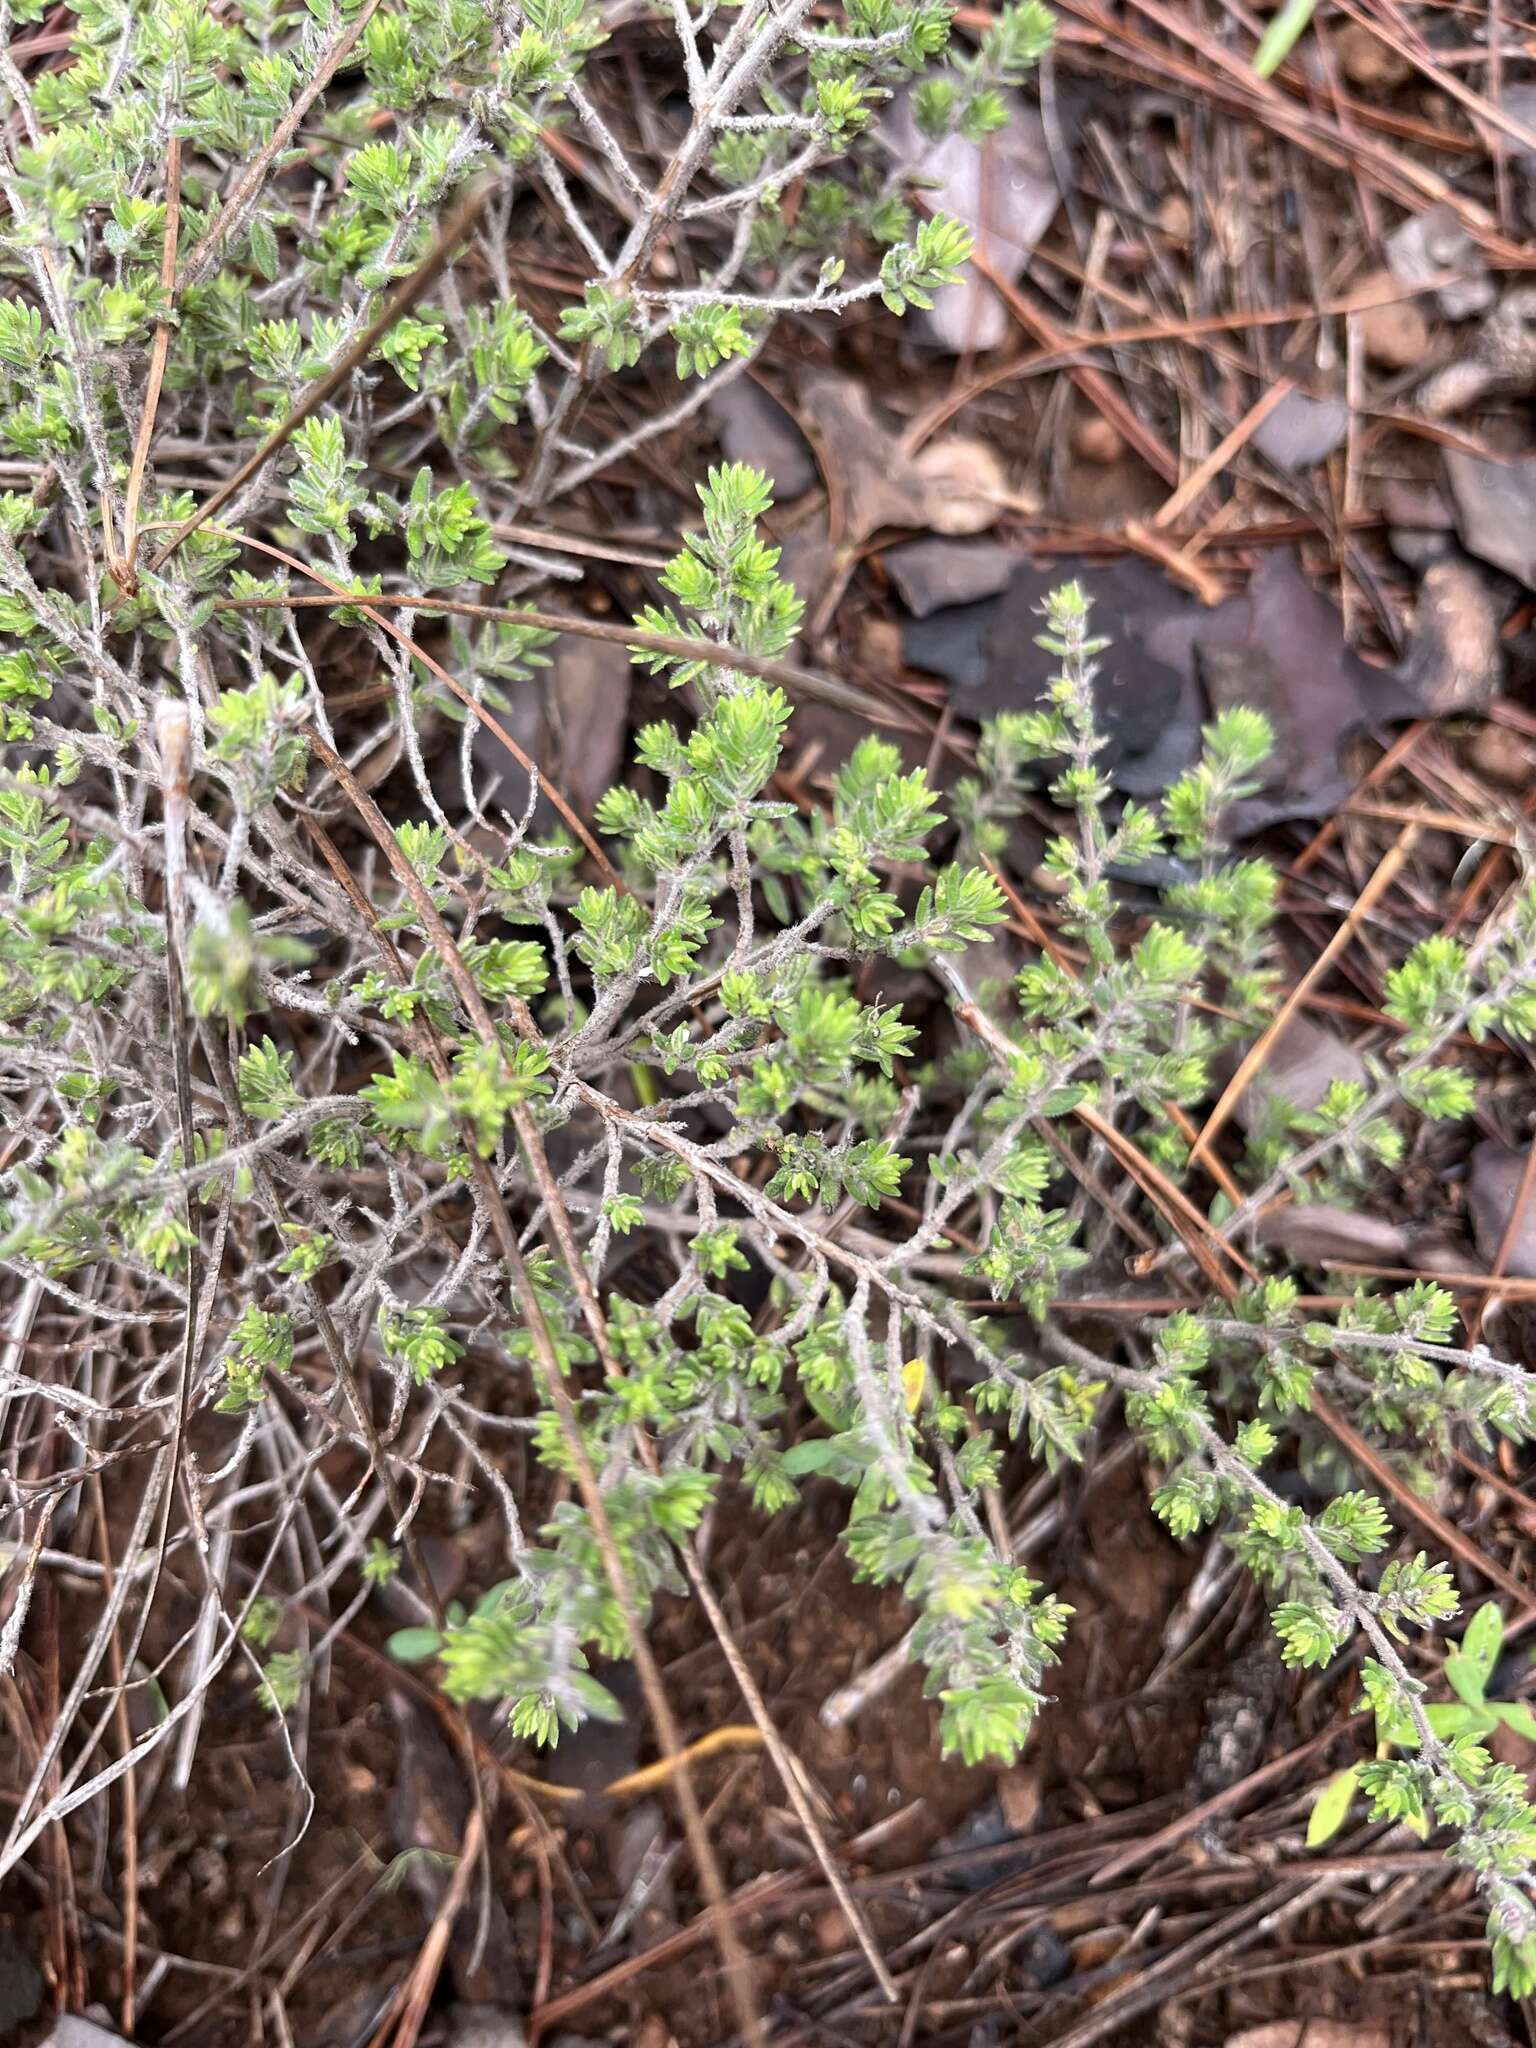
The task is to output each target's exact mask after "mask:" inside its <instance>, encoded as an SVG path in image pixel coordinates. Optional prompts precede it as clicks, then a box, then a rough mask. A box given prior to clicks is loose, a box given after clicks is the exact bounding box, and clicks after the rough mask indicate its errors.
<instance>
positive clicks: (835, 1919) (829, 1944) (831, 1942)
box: [811, 1905, 853, 1956]
mask: <svg viewBox="0 0 1536 2048" xmlns="http://www.w3.org/2000/svg"><path fill="white" fill-rule="evenodd" d="M811 1935H812V1938H813V1940H814V1941H815V1943H816V1952H817V1954H818V1955H823V1956H835V1955H839V1954H841V1952H842V1951H843V1950H844V1949H845V1948H847V1946H848V1944H849V1943H850V1942H851V1941H852V1940H853V1930H852V1928H850V1927H849V1925H848V1916H847V1914H846V1913H845V1912H844V1911H843V1909H842V1907H841V1906H838V1905H831V1906H823V1907H822V1909H821V1911H820V1912H819V1913H818V1914H816V1915H815V1917H814V1918H813V1920H812V1921H811Z"/></svg>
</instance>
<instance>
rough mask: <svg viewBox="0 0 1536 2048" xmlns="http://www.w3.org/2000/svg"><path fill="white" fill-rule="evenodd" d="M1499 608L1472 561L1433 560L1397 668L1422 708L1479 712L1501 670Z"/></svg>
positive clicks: (1491, 696) (1494, 690) (1491, 695)
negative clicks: (1407, 645)
mask: <svg viewBox="0 0 1536 2048" xmlns="http://www.w3.org/2000/svg"><path fill="white" fill-rule="evenodd" d="M1503 610H1504V608H1503V606H1502V605H1501V604H1500V603H1499V602H1498V600H1497V599H1496V598H1495V596H1494V594H1493V592H1492V590H1490V589H1489V587H1488V580H1487V578H1486V577H1485V576H1484V575H1483V573H1482V571H1481V570H1480V569H1479V568H1478V567H1477V566H1476V564H1475V563H1473V562H1464V561H1446V562H1432V563H1431V564H1430V566H1429V567H1428V568H1427V569H1426V570H1425V572H1424V580H1423V582H1422V583H1421V584H1420V585H1419V602H1418V609H1417V612H1416V614H1415V617H1414V626H1413V644H1412V646H1411V648H1410V649H1409V652H1408V656H1407V658H1406V659H1405V661H1404V662H1403V665H1402V669H1401V671H1400V673H1401V676H1402V679H1403V681H1404V683H1406V684H1407V686H1408V687H1409V689H1411V690H1413V691H1414V692H1415V694H1416V695H1417V696H1418V698H1419V701H1420V702H1421V703H1422V704H1423V706H1424V708H1425V710H1426V711H1430V712H1433V713H1434V714H1435V716H1436V717H1443V716H1444V715H1445V714H1446V713H1448V712H1452V711H1480V710H1482V709H1483V708H1484V707H1485V706H1486V705H1488V704H1490V703H1491V702H1492V701H1493V699H1494V697H1495V696H1496V695H1497V694H1498V688H1499V681H1500V678H1501V677H1502V675H1503V672H1504V650H1503V646H1502V643H1501V642H1500V639H1499V626H1500V623H1501V620H1502V617H1503Z"/></svg>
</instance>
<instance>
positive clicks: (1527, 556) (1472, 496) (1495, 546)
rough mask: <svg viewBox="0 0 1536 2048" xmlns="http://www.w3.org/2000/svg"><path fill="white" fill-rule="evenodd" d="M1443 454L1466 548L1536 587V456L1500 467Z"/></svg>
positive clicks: (1457, 453)
mask: <svg viewBox="0 0 1536 2048" xmlns="http://www.w3.org/2000/svg"><path fill="white" fill-rule="evenodd" d="M1443 454H1444V457H1445V474H1446V478H1447V480H1448V482H1449V483H1450V486H1451V495H1452V497H1453V498H1454V499H1455V501H1456V525H1457V529H1458V531H1459V532H1460V534H1461V542H1462V546H1463V547H1464V548H1466V550H1467V551H1468V553H1469V554H1473V555H1477V556H1478V557H1479V558H1480V559H1481V560H1483V561H1485V562H1491V563H1492V564H1493V566H1494V568H1496V569H1503V570H1504V571H1505V572H1506V573H1507V574H1508V575H1510V576H1513V577H1514V578H1515V580H1516V581H1517V582H1519V583H1524V584H1525V585H1526V586H1527V587H1528V588H1536V457H1531V456H1527V457H1524V458H1522V459H1521V460H1519V461H1515V462H1496V461H1488V460H1486V459H1485V458H1484V457H1483V456H1481V455H1468V454H1466V453H1465V452H1464V451H1463V450H1462V449H1460V448H1447V449H1445V450H1443Z"/></svg>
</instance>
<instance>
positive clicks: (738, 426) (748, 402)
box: [709, 373, 817, 504]
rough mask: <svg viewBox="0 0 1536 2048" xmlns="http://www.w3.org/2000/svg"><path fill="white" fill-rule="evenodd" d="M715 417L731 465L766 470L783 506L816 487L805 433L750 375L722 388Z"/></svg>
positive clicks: (712, 405) (714, 401)
mask: <svg viewBox="0 0 1536 2048" xmlns="http://www.w3.org/2000/svg"><path fill="white" fill-rule="evenodd" d="M709 415H710V418H711V419H712V420H713V421H714V423H715V431H716V432H717V433H718V434H719V436H720V446H721V448H722V450H723V451H724V453H725V456H726V459H727V461H730V462H745V463H748V464H750V465H751V467H752V468H753V469H760V470H763V471H764V472H765V473H766V475H767V477H768V479H769V481H770V482H771V483H772V485H773V495H774V497H775V498H776V499H777V500H778V501H779V503H780V504H783V503H784V502H785V501H786V500H787V499H789V498H798V497H800V496H802V495H803V494H804V493H805V492H806V491H808V490H809V489H810V488H811V486H812V484H814V483H815V482H816V475H817V472H816V464H815V461H814V459H813V457H812V455H811V451H810V448H809V447H808V446H807V444H806V439H805V436H804V434H802V433H801V431H800V429H799V428H798V427H797V426H796V425H795V423H794V421H793V420H792V419H791V418H790V416H789V414H788V413H787V412H786V411H785V410H784V408H783V406H782V405H780V404H779V403H778V401H777V400H776V399H774V398H770V397H769V395H768V393H767V392H766V391H765V390H764V389H763V387H762V386H761V385H760V384H756V383H754V382H753V380H752V377H751V375H750V373H744V374H743V375H741V376H740V377H733V378H732V379H731V381H730V383H729V384H722V385H721V387H720V389H719V390H718V391H717V392H716V393H715V395H714V397H713V398H712V399H711V400H710V402H709Z"/></svg>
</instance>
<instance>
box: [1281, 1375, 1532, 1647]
mask: <svg viewBox="0 0 1536 2048" xmlns="http://www.w3.org/2000/svg"><path fill="white" fill-rule="evenodd" d="M1310 1406H1311V1410H1312V1413H1313V1414H1314V1415H1315V1416H1316V1417H1317V1419H1318V1421H1319V1422H1321V1423H1322V1424H1323V1426H1324V1428H1325V1429H1327V1430H1329V1431H1330V1432H1331V1433H1332V1435H1333V1436H1334V1437H1336V1438H1337V1440H1338V1442H1339V1445H1340V1446H1341V1448H1342V1449H1344V1450H1346V1451H1348V1453H1349V1455H1350V1456H1351V1457H1352V1458H1353V1459H1354V1461H1355V1463H1356V1464H1357V1465H1361V1466H1363V1467H1364V1469H1365V1470H1366V1471H1367V1472H1368V1473H1369V1474H1370V1475H1371V1478H1372V1479H1373V1480H1375V1482H1376V1484H1377V1485H1378V1486H1381V1487H1384V1488H1385V1489H1386V1491H1387V1492H1388V1493H1390V1494H1391V1496H1392V1498H1393V1499H1394V1500H1395V1501H1396V1502H1397V1504H1398V1506H1399V1507H1400V1508H1401V1509H1402V1510H1403V1512H1404V1514H1406V1515H1408V1516H1409V1517H1411V1519H1412V1520H1413V1521H1415V1522H1417V1523H1418V1524H1419V1526H1420V1527H1421V1528H1424V1529H1427V1530H1428V1531H1429V1533H1430V1535H1431V1536H1433V1537H1434V1538H1435V1540H1436V1542H1438V1543H1443V1544H1444V1545H1445V1547H1446V1549H1447V1550H1449V1551H1450V1552H1451V1553H1452V1555H1453V1556H1455V1557H1459V1558H1460V1559H1461V1561H1462V1563H1463V1564H1467V1565H1470V1566H1471V1567H1472V1569H1473V1571H1475V1572H1477V1573H1479V1574H1480V1575H1481V1576H1482V1577H1483V1578H1485V1579H1486V1580H1487V1581H1488V1583H1489V1584H1490V1585H1491V1586H1497V1587H1498V1588H1499V1590H1500V1592H1502V1593H1507V1594H1508V1595H1509V1597H1510V1599H1511V1600H1513V1601H1514V1603H1515V1607H1516V1609H1517V1611H1518V1613H1519V1616H1520V1618H1521V1619H1522V1620H1524V1619H1526V1618H1527V1617H1531V1616H1536V1601H1533V1600H1532V1598H1531V1589H1530V1587H1529V1586H1522V1585H1521V1583H1520V1581H1519V1580H1518V1579H1517V1578H1515V1577H1514V1575H1513V1574H1512V1573H1510V1572H1507V1571H1505V1569H1504V1567H1503V1565H1501V1564H1496V1563H1495V1562H1494V1560H1493V1559H1492V1558H1491V1557H1489V1556H1488V1555H1487V1553H1486V1552H1485V1551H1482V1550H1480V1549H1479V1548H1478V1546H1477V1545H1476V1544H1475V1543H1474V1542H1473V1541H1472V1540H1471V1538H1470V1537H1467V1536H1463V1535H1462V1533H1461V1531H1460V1530H1459V1529H1458V1528H1456V1527H1455V1525H1454V1524H1453V1523H1451V1522H1448V1521H1447V1520H1446V1519H1445V1517H1444V1515H1442V1514H1440V1513H1439V1512H1438V1511H1437V1510H1436V1509H1434V1508H1432V1507H1431V1506H1430V1504H1429V1502H1428V1501H1427V1500H1425V1499H1424V1498H1423V1497H1422V1496H1421V1495H1420V1494H1417V1493H1415V1492H1414V1490H1413V1488H1412V1487H1411V1486H1409V1485H1408V1483H1407V1481H1406V1480H1403V1479H1400V1478H1399V1477H1398V1475H1397V1474H1396V1473H1395V1472H1394V1471H1393V1470H1392V1467H1391V1466H1390V1465H1389V1464H1388V1463H1387V1461H1386V1459H1385V1458H1381V1457H1378V1456H1377V1454H1376V1452H1375V1451H1373V1450H1372V1449H1371V1447H1370V1445H1369V1444H1368V1443H1367V1442H1366V1441H1365V1439H1364V1437H1362V1436H1361V1435H1360V1434H1359V1432H1358V1431H1357V1430H1355V1429H1354V1428H1352V1427H1351V1425H1350V1424H1349V1423H1347V1422H1346V1421H1345V1420H1344V1417H1343V1416H1342V1415H1340V1413H1339V1412H1338V1410H1337V1409H1336V1408H1335V1407H1334V1406H1333V1405H1332V1403H1331V1402H1330V1401H1327V1400H1326V1399H1325V1398H1324V1397H1323V1396H1322V1395H1321V1394H1319V1393H1318V1392H1317V1390H1316V1389H1315V1388H1314V1389H1313V1391H1312V1394H1311V1396H1310Z"/></svg>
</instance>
